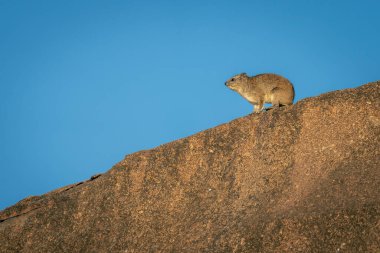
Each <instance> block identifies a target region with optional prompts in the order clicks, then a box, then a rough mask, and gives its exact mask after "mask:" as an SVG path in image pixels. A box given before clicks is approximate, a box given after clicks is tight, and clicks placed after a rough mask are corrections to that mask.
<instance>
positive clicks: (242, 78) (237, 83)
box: [225, 73, 248, 91]
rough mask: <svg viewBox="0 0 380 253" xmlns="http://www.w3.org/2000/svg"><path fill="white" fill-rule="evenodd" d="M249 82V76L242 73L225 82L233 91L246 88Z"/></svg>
mask: <svg viewBox="0 0 380 253" xmlns="http://www.w3.org/2000/svg"><path fill="white" fill-rule="evenodd" d="M247 82H248V76H247V74H246V73H241V74H238V75H236V76H233V77H232V78H230V79H228V80H227V82H225V85H226V86H227V87H228V88H230V89H231V90H235V91H236V90H238V89H239V88H240V87H242V86H244V85H245V84H246V83H247Z"/></svg>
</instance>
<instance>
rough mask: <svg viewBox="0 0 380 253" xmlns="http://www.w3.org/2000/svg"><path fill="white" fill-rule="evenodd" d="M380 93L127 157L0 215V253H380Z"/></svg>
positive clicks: (318, 100)
mask: <svg viewBox="0 0 380 253" xmlns="http://www.w3.org/2000/svg"><path fill="white" fill-rule="evenodd" d="M379 144H380V82H375V83H370V84H367V85H363V86H361V87H358V88H356V89H346V90H341V91H335V92H330V93H327V94H323V95H321V96H319V97H314V98H307V99H304V100H302V101H299V102H298V103H297V104H295V105H293V106H289V107H285V108H279V109H274V110H271V111H268V112H263V113H260V114H255V115H248V116H246V117H243V118H239V119H236V120H234V121H231V122H229V123H227V124H224V125H220V126H218V127H215V128H212V129H209V130H206V131H203V132H200V133H198V134H195V135H193V136H190V137H187V138H184V139H180V140H177V141H174V142H171V143H168V144H165V145H162V146H159V147H157V148H154V149H152V150H146V151H140V152H137V153H134V154H131V155H128V156H126V157H125V159H124V160H122V161H121V162H119V163H118V164H116V165H115V166H114V167H113V168H112V169H111V170H109V171H108V172H106V173H104V174H103V175H96V176H93V177H92V178H91V179H90V180H88V181H86V182H81V183H78V184H75V185H71V186H67V187H64V188H62V189H58V190H55V191H53V192H50V193H47V194H45V195H42V196H38V197H30V198H27V199H24V200H22V201H20V202H19V203H17V204H16V205H14V206H12V207H9V208H7V209H5V210H3V211H2V212H1V213H0V220H1V223H0V242H1V243H0V252H380V145H379Z"/></svg>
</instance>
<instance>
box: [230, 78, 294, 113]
mask: <svg viewBox="0 0 380 253" xmlns="http://www.w3.org/2000/svg"><path fill="white" fill-rule="evenodd" d="M225 84H226V86H227V87H228V88H230V89H231V90H234V91H236V92H237V93H239V94H240V95H241V96H242V97H243V98H245V99H246V100H248V102H250V103H251V104H252V105H253V106H254V110H253V111H254V112H260V111H261V110H262V109H263V107H264V103H270V104H272V106H273V107H279V106H286V105H291V104H293V99H294V87H293V85H292V83H291V82H290V81H289V80H288V79H286V78H285V77H282V76H280V75H276V74H261V75H257V76H252V77H250V76H248V75H247V74H246V73H242V74H238V75H236V76H233V77H232V78H230V79H229V80H228V81H227V82H226V83H225Z"/></svg>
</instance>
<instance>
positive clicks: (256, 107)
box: [253, 101, 264, 113]
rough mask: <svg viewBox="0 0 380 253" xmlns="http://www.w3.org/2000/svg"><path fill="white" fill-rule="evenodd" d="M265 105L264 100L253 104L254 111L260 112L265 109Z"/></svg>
mask: <svg viewBox="0 0 380 253" xmlns="http://www.w3.org/2000/svg"><path fill="white" fill-rule="evenodd" d="M263 107H264V101H259V102H258V103H257V104H255V105H254V106H253V112H254V113H259V112H261V111H262V110H263Z"/></svg>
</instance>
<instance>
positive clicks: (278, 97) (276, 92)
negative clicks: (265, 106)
mask: <svg viewBox="0 0 380 253" xmlns="http://www.w3.org/2000/svg"><path fill="white" fill-rule="evenodd" d="M271 104H272V107H274V108H278V107H281V106H286V105H291V104H292V99H290V98H289V94H288V92H286V91H284V90H282V89H278V88H275V89H273V90H272V94H271Z"/></svg>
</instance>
